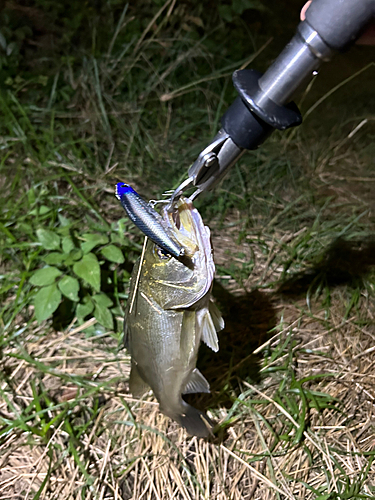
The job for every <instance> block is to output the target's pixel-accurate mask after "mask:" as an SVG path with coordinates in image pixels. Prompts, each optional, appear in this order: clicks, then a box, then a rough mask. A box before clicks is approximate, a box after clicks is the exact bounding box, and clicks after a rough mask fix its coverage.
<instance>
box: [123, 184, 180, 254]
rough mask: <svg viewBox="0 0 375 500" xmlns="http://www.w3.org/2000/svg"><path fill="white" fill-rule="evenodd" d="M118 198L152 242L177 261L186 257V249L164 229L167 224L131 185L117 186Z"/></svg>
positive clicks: (133, 220)
mask: <svg viewBox="0 0 375 500" xmlns="http://www.w3.org/2000/svg"><path fill="white" fill-rule="evenodd" d="M115 195H116V198H117V199H118V200H119V201H120V202H121V205H122V207H123V208H124V210H125V212H126V213H127V214H128V217H129V219H130V220H131V221H132V222H134V224H135V225H136V226H137V227H138V229H140V230H141V231H142V233H143V234H145V235H146V236H147V237H148V238H150V240H152V241H153V242H154V243H156V245H158V246H159V247H160V248H161V249H162V250H164V252H166V253H169V254H171V255H173V257H176V258H177V259H178V258H179V257H182V256H183V255H184V248H183V247H182V246H181V245H180V244H179V243H178V242H177V241H176V240H175V239H174V238H173V237H172V236H171V234H170V233H169V232H168V231H167V229H166V228H165V227H164V226H165V223H164V221H163V218H162V216H161V215H159V214H158V212H157V211H156V210H154V209H153V208H152V207H151V206H150V205H149V204H148V203H147V202H146V201H145V200H144V199H143V198H141V197H140V196H139V194H138V193H137V192H136V191H134V189H133V188H132V187H131V186H129V184H124V183H123V182H118V183H117V184H116V193H115Z"/></svg>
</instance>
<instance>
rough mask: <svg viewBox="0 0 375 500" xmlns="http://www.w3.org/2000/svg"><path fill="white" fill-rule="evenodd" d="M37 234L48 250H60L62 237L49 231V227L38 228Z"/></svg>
mask: <svg viewBox="0 0 375 500" xmlns="http://www.w3.org/2000/svg"><path fill="white" fill-rule="evenodd" d="M36 235H37V237H38V240H39V241H40V243H41V244H42V245H43V248H45V249H46V250H59V248H60V237H59V236H58V235H57V234H56V233H54V232H53V231H49V230H48V229H37V230H36Z"/></svg>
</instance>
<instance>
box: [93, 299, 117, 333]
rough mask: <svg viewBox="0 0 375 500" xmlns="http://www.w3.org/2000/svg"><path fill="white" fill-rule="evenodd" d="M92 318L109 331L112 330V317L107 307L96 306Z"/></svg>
mask: <svg viewBox="0 0 375 500" xmlns="http://www.w3.org/2000/svg"><path fill="white" fill-rule="evenodd" d="M94 316H95V318H96V319H97V320H98V321H99V323H100V324H101V325H103V326H105V327H106V328H108V329H109V330H113V317H112V313H111V311H110V310H109V309H108V307H103V306H102V305H99V304H96V306H95V311H94Z"/></svg>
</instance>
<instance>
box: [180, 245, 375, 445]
mask: <svg viewBox="0 0 375 500" xmlns="http://www.w3.org/2000/svg"><path fill="white" fill-rule="evenodd" d="M374 267H375V238H372V239H369V240H368V241H364V240H361V241H359V240H351V241H347V240H344V239H341V238H340V239H338V240H336V241H335V242H333V243H332V245H330V247H329V248H328V249H327V250H326V251H325V252H324V253H323V254H322V256H321V258H320V259H319V262H318V263H317V264H316V265H314V266H312V267H311V268H308V269H306V270H305V271H303V272H301V273H298V274H296V275H294V276H293V277H292V278H290V279H288V280H286V281H285V282H283V283H282V284H281V286H280V287H279V288H278V289H277V290H276V292H275V293H274V294H272V295H270V294H266V293H265V292H262V291H260V290H254V291H253V292H251V293H248V294H246V295H244V296H240V297H238V296H233V295H232V294H231V293H229V292H228V291H227V290H226V289H225V288H224V287H223V286H221V285H220V284H219V283H217V282H215V283H214V289H213V295H214V297H215V299H216V300H217V302H218V305H219V307H220V310H221V312H222V315H223V317H224V320H225V329H224V330H223V331H222V332H220V333H219V344H220V350H219V352H217V353H213V352H212V351H211V350H210V349H208V348H207V347H206V346H205V345H202V347H201V350H200V354H199V358H198V363H197V366H198V368H199V369H200V370H201V371H202V373H203V374H204V376H205V377H206V378H207V380H208V381H209V382H210V385H211V394H192V395H187V396H184V399H186V400H187V402H189V403H190V404H192V405H193V406H195V407H197V408H199V409H201V410H205V409H207V408H208V407H211V408H220V407H223V406H224V407H226V408H231V407H232V405H233V402H234V399H235V395H236V396H238V395H239V394H240V393H241V392H242V391H243V387H242V390H241V381H242V380H246V381H248V382H251V383H257V382H259V381H260V371H259V370H260V362H261V356H260V355H259V356H257V355H254V354H253V352H254V350H255V349H256V348H257V347H259V346H260V345H262V344H263V343H264V342H266V341H267V340H268V339H269V338H270V336H271V332H272V329H273V328H274V327H275V326H276V325H277V316H276V311H275V308H274V306H273V303H272V302H271V300H275V298H277V297H283V298H284V300H285V299H287V300H294V299H298V298H301V297H303V296H306V295H308V294H311V293H318V292H319V290H321V289H322V288H323V287H335V286H340V285H348V286H351V287H360V288H363V287H364V286H365V279H366V276H367V275H368V274H369V273H370V272H371V270H372V269H373V268H374ZM225 433H226V430H225V429H221V431H220V432H219V435H218V436H217V437H216V440H217V439H219V440H223V439H225V436H224V434H225Z"/></svg>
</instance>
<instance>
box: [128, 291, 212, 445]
mask: <svg viewBox="0 0 375 500" xmlns="http://www.w3.org/2000/svg"><path fill="white" fill-rule="evenodd" d="M127 330H128V348H129V351H130V354H131V357H132V372H131V377H130V390H131V392H132V393H133V395H141V394H142V393H144V391H145V389H146V388H147V385H146V384H148V386H150V387H151V389H152V390H153V392H154V395H155V397H156V398H157V400H158V402H159V405H160V410H161V411H162V412H163V413H164V414H165V415H167V416H169V417H170V418H172V419H173V420H175V421H176V422H178V423H179V424H180V425H182V426H183V427H185V428H186V429H187V431H188V432H189V434H193V435H196V436H200V437H206V436H208V435H209V434H210V433H211V428H212V422H211V421H210V420H209V418H208V417H207V415H205V414H204V413H202V412H200V411H199V410H197V409H195V408H193V407H192V406H190V405H188V404H187V403H186V402H185V401H184V400H183V399H182V397H181V394H182V393H185V392H209V385H208V383H207V381H206V380H205V379H204V377H203V375H201V374H200V372H199V371H198V370H197V369H196V368H195V366H196V361H197V355H198V349H199V344H200V341H201V332H200V328H199V324H198V320H197V311H195V310H180V311H176V310H164V309H162V308H160V306H159V305H158V304H157V303H156V302H154V301H153V300H152V299H150V298H149V297H147V296H146V295H145V294H144V293H140V294H139V295H138V296H137V300H136V304H135V307H134V309H133V310H132V313H131V314H128V317H127Z"/></svg>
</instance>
